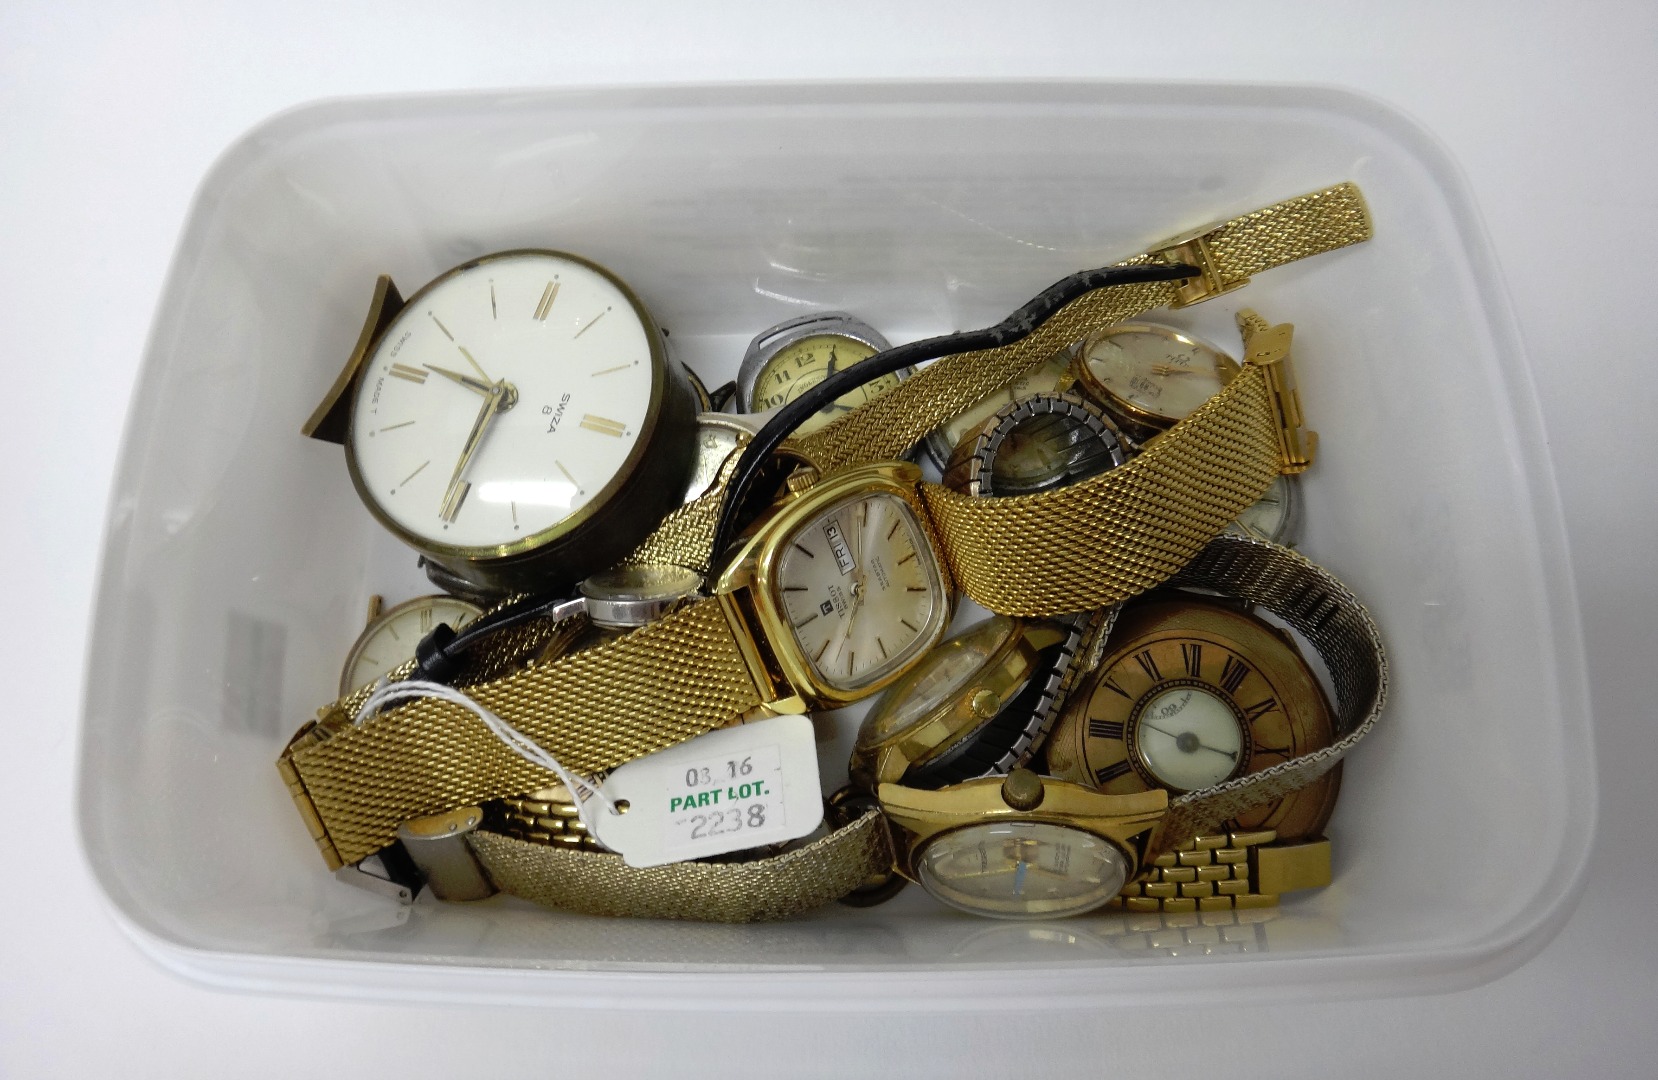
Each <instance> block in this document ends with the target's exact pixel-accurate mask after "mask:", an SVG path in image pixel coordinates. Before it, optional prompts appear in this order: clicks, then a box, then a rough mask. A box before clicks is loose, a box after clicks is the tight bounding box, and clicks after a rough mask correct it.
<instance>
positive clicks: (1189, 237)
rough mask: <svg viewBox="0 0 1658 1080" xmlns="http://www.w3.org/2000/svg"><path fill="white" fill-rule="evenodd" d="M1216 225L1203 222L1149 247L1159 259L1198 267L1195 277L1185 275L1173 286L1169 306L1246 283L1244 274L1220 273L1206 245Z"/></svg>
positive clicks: (1208, 297)
mask: <svg viewBox="0 0 1658 1080" xmlns="http://www.w3.org/2000/svg"><path fill="white" fill-rule="evenodd" d="M1217 228H1218V225H1205V226H1204V227H1203V228H1201V229H1196V230H1194V231H1192V232H1190V233H1185V234H1182V235H1180V236H1176V237H1174V238H1173V239H1171V240H1168V241H1165V242H1164V243H1162V244H1160V245H1158V247H1157V248H1156V249H1155V250H1154V251H1153V255H1154V256H1155V257H1157V258H1159V259H1161V260H1162V261H1163V262H1166V263H1170V264H1175V263H1184V264H1186V265H1187V266H1192V267H1196V268H1197V271H1198V276H1197V277H1193V278H1187V279H1186V280H1185V281H1182V282H1180V283H1178V284H1177V285H1176V286H1175V297H1174V299H1173V300H1172V301H1170V303H1169V307H1171V308H1184V307H1191V306H1192V305H1193V304H1201V303H1203V302H1204V301H1205V300H1212V299H1214V298H1215V297H1217V296H1219V295H1221V294H1222V293H1229V292H1232V291H1233V290H1234V289H1241V288H1243V287H1244V286H1245V285H1248V284H1249V279H1248V278H1246V277H1244V278H1237V279H1235V280H1232V281H1228V280H1226V278H1225V277H1223V276H1222V275H1221V270H1220V264H1219V263H1217V262H1216V261H1215V253H1214V250H1213V249H1211V248H1210V246H1209V237H1210V236H1212V235H1214V233H1215V231H1216V229H1217Z"/></svg>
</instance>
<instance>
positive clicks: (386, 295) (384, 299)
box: [299, 274, 403, 446]
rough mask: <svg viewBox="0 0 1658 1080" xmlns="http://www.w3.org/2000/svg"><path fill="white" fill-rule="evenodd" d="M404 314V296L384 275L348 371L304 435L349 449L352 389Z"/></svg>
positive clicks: (302, 431) (313, 415) (342, 372)
mask: <svg viewBox="0 0 1658 1080" xmlns="http://www.w3.org/2000/svg"><path fill="white" fill-rule="evenodd" d="M402 310H403V294H402V293H399V292H398V291H397V286H396V285H393V284H392V280H391V277H390V276H389V275H387V274H381V275H380V278H379V280H378V281H376V282H375V283H374V298H373V299H372V300H370V301H369V305H368V317H367V318H366V319H364V320H363V329H362V332H361V333H359V334H358V335H357V345H356V347H355V348H353V349H352V350H351V356H350V357H349V358H347V360H346V362H345V367H344V368H342V369H341V370H340V373H339V374H338V375H337V376H335V378H334V385H333V386H331V387H329V388H328V393H327V394H326V395H324V397H323V399H322V401H321V402H320V403H319V404H318V405H317V407H316V408H315V409H313V410H312V411H311V416H310V419H308V420H306V421H305V424H304V425H303V426H302V427H301V428H300V429H299V430H300V434H302V435H307V436H309V437H311V438H313V439H321V440H323V441H324V442H331V443H339V444H340V445H341V446H344V445H345V435H346V431H347V430H348V429H349V428H350V426H351V416H350V411H349V410H350V407H351V387H352V385H353V384H355V383H356V381H357V373H358V371H359V370H361V368H362V366H363V361H364V360H366V359H367V358H368V353H369V349H370V348H371V347H372V346H373V345H374V342H375V341H376V340H377V339H378V338H379V337H380V333H381V331H383V330H384V329H385V328H386V326H387V324H388V323H390V322H391V321H392V319H394V318H396V317H397V313H398V312H400V311H402Z"/></svg>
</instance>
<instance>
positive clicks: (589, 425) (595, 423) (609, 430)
mask: <svg viewBox="0 0 1658 1080" xmlns="http://www.w3.org/2000/svg"><path fill="white" fill-rule="evenodd" d="M581 426H582V427H584V428H586V429H587V430H588V431H597V432H598V433H599V434H600V435H614V436H616V437H617V438H618V439H619V438H621V437H622V436H623V435H624V434H626V432H627V425H626V424H624V423H622V422H621V421H619V420H608V419H606V418H605V417H603V416H594V415H593V414H592V413H583V414H582V417H581Z"/></svg>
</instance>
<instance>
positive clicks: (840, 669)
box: [776, 493, 949, 690]
mask: <svg viewBox="0 0 1658 1080" xmlns="http://www.w3.org/2000/svg"><path fill="white" fill-rule="evenodd" d="M776 580H777V583H778V585H777V587H778V589H779V591H780V593H781V600H782V607H783V611H784V614H785V616H786V617H787V619H788V621H789V625H790V626H791V627H793V630H794V635H795V639H796V644H797V645H798V647H799V649H800V651H801V652H802V653H803V654H804V656H805V657H806V659H807V662H808V663H809V664H810V666H811V668H812V670H813V672H814V673H815V675H816V676H817V677H818V678H819V679H820V680H821V681H822V682H824V683H826V684H828V685H829V686H831V687H834V688H836V689H838V690H855V689H858V688H860V687H864V686H869V685H870V684H872V683H875V682H877V681H879V680H881V679H883V678H885V677H886V676H888V675H890V674H892V673H893V672H895V671H897V670H899V669H900V668H902V667H906V666H908V664H909V663H910V662H911V661H912V660H913V659H914V658H915V657H916V656H918V655H919V654H920V653H921V652H922V651H923V650H925V649H926V648H928V647H930V646H931V645H932V644H933V643H934V642H936V641H937V640H938V638H939V636H940V635H941V634H942V633H943V628H944V623H945V621H946V620H947V619H948V615H949V597H948V595H947V594H946V592H945V586H944V581H943V578H942V576H941V575H940V573H939V569H938V565H937V563H936V562H935V561H934V559H933V554H932V547H931V545H930V544H929V543H928V541H927V537H926V535H925V534H924V533H923V532H922V528H921V524H920V523H919V522H918V521H917V520H916V518H915V515H914V514H913V512H911V510H910V508H909V506H908V504H906V503H905V502H904V501H903V500H902V499H900V498H898V497H896V496H894V495H888V494H885V493H873V494H868V495H860V496H854V497H851V498H848V499H845V500H842V501H841V502H839V503H837V504H835V505H834V506H832V507H830V508H829V509H828V510H826V511H824V512H823V513H821V514H819V515H818V516H817V517H816V518H814V519H813V520H812V521H810V522H809V523H807V524H806V526H804V527H803V528H801V529H800V530H798V531H797V532H796V533H795V534H794V535H793V536H792V537H791V538H790V540H789V543H788V546H787V547H786V548H785V549H784V552H783V557H782V558H781V560H779V564H778V571H777V579H776Z"/></svg>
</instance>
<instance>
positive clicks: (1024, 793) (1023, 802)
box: [1002, 769, 1043, 810]
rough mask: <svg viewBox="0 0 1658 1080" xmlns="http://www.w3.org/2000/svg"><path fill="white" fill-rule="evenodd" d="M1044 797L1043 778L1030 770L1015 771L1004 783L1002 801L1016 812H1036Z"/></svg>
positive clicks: (1009, 774) (1008, 775)
mask: <svg viewBox="0 0 1658 1080" xmlns="http://www.w3.org/2000/svg"><path fill="white" fill-rule="evenodd" d="M1042 795H1043V790H1042V778H1041V777H1040V776H1037V775H1036V774H1035V773H1033V772H1031V771H1030V770H1029V769H1014V770H1013V771H1012V772H1010V773H1008V774H1007V779H1006V780H1003V781H1002V801H1003V802H1005V803H1007V804H1008V805H1009V806H1011V807H1012V808H1013V809H1015V810H1035V809H1036V808H1037V807H1038V806H1041V805H1042Z"/></svg>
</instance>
